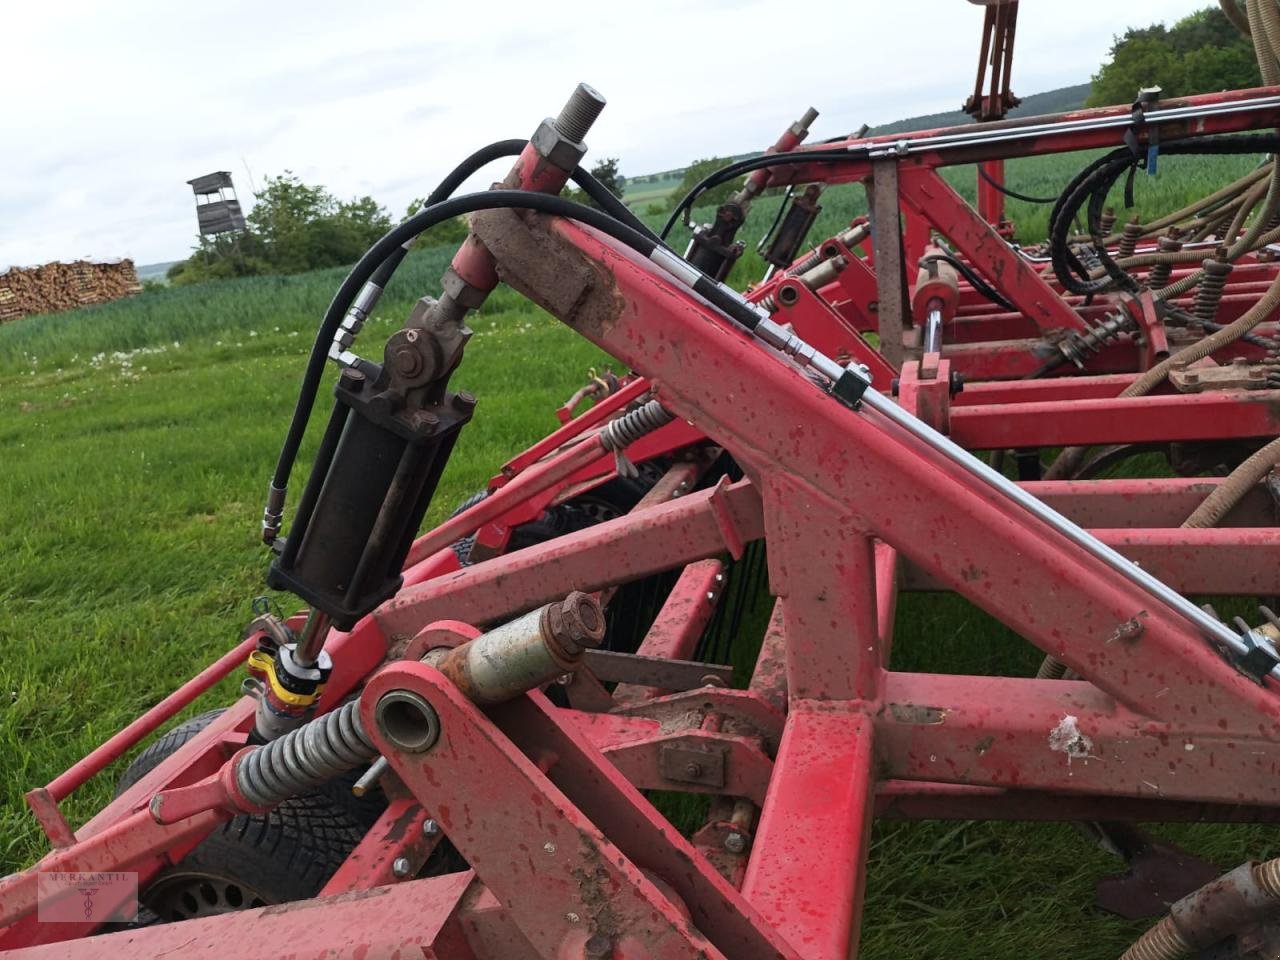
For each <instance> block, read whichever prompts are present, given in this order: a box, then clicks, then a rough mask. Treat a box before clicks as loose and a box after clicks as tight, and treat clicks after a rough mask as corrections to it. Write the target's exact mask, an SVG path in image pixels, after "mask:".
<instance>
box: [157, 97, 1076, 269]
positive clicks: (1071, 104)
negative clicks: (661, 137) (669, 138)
mask: <svg viewBox="0 0 1280 960" xmlns="http://www.w3.org/2000/svg"><path fill="white" fill-rule="evenodd" d="M1092 86H1093V85H1092V84H1088V83H1079V84H1076V85H1075V86H1074V87H1060V88H1058V89H1057V90H1047V91H1045V92H1044V93H1033V94H1031V95H1030V96H1028V97H1023V98H1022V103H1021V104H1019V105H1018V106H1017V107H1014V108H1013V109H1012V110H1010V111H1009V114H1008V115H1009V116H1010V117H1027V116H1036V115H1037V114H1042V113H1063V112H1065V111H1068V110H1079V109H1080V108H1081V107H1083V106H1084V102H1085V100H1086V99H1087V98H1088V96H1089V93H1090V91H1091V90H1092ZM968 123H973V119H972V118H971V117H970V116H969V115H968V114H967V113H965V112H963V111H961V110H951V111H949V112H947V113H930V114H927V115H926V116H922V117H909V118H908V119H906V120H898V121H896V122H894V123H886V124H883V125H882V126H879V127H872V128H871V131H870V133H871V135H879V134H886V133H909V132H910V131H912V130H929V129H931V128H933V127H957V126H961V125H963V124H968ZM759 155H760V151H759V150H756V151H755V152H753V153H741V154H738V155H736V156H733V157H729V158H728V159H729V160H743V159H745V158H747V157H756V156H759ZM684 171H685V168H684V167H677V168H675V169H672V170H661V171H659V172H658V173H645V174H640V175H639V176H635V177H630V176H629V177H627V181H626V184H625V186H624V187H623V191H622V196H623V199H624V200H626V202H627V204H628V205H630V206H632V207H635V208H637V209H642V208H643V207H644V206H647V205H648V204H650V203H657V204H658V205H659V206H661V205H662V203H663V202H664V201H665V200H666V197H667V195H668V194H669V193H671V192H672V191H673V190H675V189H676V187H677V186H679V185H680V181H681V179H682V178H683V177H684ZM143 269H145V268H143V267H139V268H138V275H139V276H142V270H143Z"/></svg>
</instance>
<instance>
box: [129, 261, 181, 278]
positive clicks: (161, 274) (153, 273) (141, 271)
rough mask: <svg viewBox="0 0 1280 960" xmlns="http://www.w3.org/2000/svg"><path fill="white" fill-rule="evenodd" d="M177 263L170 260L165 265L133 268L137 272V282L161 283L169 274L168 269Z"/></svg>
mask: <svg viewBox="0 0 1280 960" xmlns="http://www.w3.org/2000/svg"><path fill="white" fill-rule="evenodd" d="M177 262H178V261H177V260H170V261H168V262H167V263H144V264H142V266H140V267H136V268H135V269H136V270H137V272H138V280H139V281H143V280H159V281H162V282H163V281H164V280H165V274H166V273H168V272H169V268H170V267H172V266H173V265H174V264H175V263H177Z"/></svg>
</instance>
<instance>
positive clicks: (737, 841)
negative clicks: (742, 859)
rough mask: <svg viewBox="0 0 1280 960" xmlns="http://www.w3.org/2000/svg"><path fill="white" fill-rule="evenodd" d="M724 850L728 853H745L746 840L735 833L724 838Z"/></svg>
mask: <svg viewBox="0 0 1280 960" xmlns="http://www.w3.org/2000/svg"><path fill="white" fill-rule="evenodd" d="M724 848H725V849H726V850H728V851H729V852H730V853H745V852H746V849H747V838H746V837H744V836H743V835H742V834H740V833H737V832H736V831H735V832H734V833H731V834H729V835H728V836H727V837H725V838H724Z"/></svg>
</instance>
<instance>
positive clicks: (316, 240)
mask: <svg viewBox="0 0 1280 960" xmlns="http://www.w3.org/2000/svg"><path fill="white" fill-rule="evenodd" d="M389 229H391V218H390V217H389V216H388V215H387V212H386V210H384V209H383V208H382V207H380V206H379V205H378V204H377V202H376V201H375V200H374V199H373V198H372V197H367V196H366V197H356V198H354V199H352V200H346V201H342V200H338V199H337V198H336V197H334V195H333V194H332V193H330V192H329V191H328V190H327V189H326V188H324V187H321V186H313V185H310V184H306V183H303V182H302V181H301V180H300V179H298V177H297V176H295V175H294V174H293V173H292V172H290V171H288V170H286V171H285V172H284V173H283V174H281V175H280V176H278V177H267V179H266V184H265V186H264V188H263V190H262V191H261V192H260V193H258V194H257V195H256V196H255V203H254V207H253V211H252V212H251V213H250V214H249V216H248V218H247V229H246V230H244V231H243V232H239V233H225V234H219V235H217V236H214V237H201V238H200V240H199V243H198V244H197V246H196V248H195V250H193V251H192V254H191V256H190V257H188V258H187V259H186V260H185V261H183V262H182V263H181V264H175V265H174V266H173V267H172V268H170V271H169V278H170V279H171V280H172V281H173V282H174V283H176V284H183V283H197V282H200V281H203V280H217V279H222V278H225V277H239V276H252V275H255V274H263V273H298V272H301V271H303V270H315V269H317V268H320V267H333V266H339V265H341V264H347V263H354V262H355V261H356V260H358V259H359V258H360V257H361V255H362V254H363V253H364V252H365V250H367V249H368V248H369V247H371V246H372V245H373V243H374V242H375V241H376V240H377V239H378V238H379V237H380V236H382V234H384V233H386V232H387V230H389Z"/></svg>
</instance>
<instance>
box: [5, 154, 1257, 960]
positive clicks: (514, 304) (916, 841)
mask: <svg viewBox="0 0 1280 960" xmlns="http://www.w3.org/2000/svg"><path fill="white" fill-rule="evenodd" d="M1087 159H1088V158H1087V157H1084V156H1081V155H1076V156H1072V157H1061V158H1051V159H1044V160H1035V161H1032V160H1027V161H1017V162H1012V163H1010V164H1009V172H1008V179H1009V183H1010V184H1011V185H1012V186H1013V187H1014V188H1016V189H1018V190H1021V191H1024V192H1027V193H1030V194H1036V195H1045V196H1048V195H1051V194H1054V193H1056V192H1057V191H1058V190H1059V189H1061V187H1062V185H1063V184H1064V183H1065V182H1066V181H1067V180H1068V179H1069V177H1070V176H1071V175H1072V174H1073V173H1074V172H1075V171H1077V170H1078V169H1079V168H1080V167H1081V166H1083V164H1084V163H1085V162H1086V160H1087ZM1251 162H1252V161H1250V160H1244V159H1230V160H1221V161H1212V162H1210V161H1203V162H1200V161H1196V160H1190V159H1187V160H1184V159H1182V158H1174V159H1170V160H1168V161H1165V162H1164V163H1163V164H1162V169H1161V174H1160V176H1159V177H1158V178H1156V179H1154V180H1148V179H1146V178H1144V177H1141V176H1140V177H1139V179H1138V182H1137V187H1136V194H1137V199H1138V203H1139V209H1140V210H1142V211H1143V212H1145V213H1146V214H1148V215H1151V214H1154V213H1156V212H1159V211H1160V210H1167V209H1171V208H1173V207H1175V206H1180V205H1182V204H1183V203H1185V202H1187V201H1189V200H1190V199H1191V198H1193V197H1195V196H1198V195H1203V194H1204V193H1207V192H1209V191H1210V190H1212V189H1213V188H1214V187H1215V186H1216V185H1218V184H1220V183H1222V182H1225V180H1227V179H1229V178H1232V177H1234V176H1237V175H1238V174H1240V173H1242V172H1244V171H1245V170H1246V169H1248V167H1249V166H1250V164H1251ZM949 175H950V176H952V177H953V178H954V180H955V182H957V183H958V184H959V185H960V187H961V190H962V192H963V193H965V194H966V196H972V194H973V187H972V172H971V171H965V170H957V171H952V172H951V174H949ZM776 202H777V201H776V199H766V200H765V201H762V202H761V203H760V204H759V205H758V206H757V208H756V209H755V210H754V211H753V212H752V215H751V217H750V220H749V222H748V226H747V228H746V230H745V231H744V232H743V235H742V236H743V238H744V239H746V240H747V241H748V243H749V244H750V245H754V242H755V240H756V239H757V238H758V237H759V236H760V235H761V234H762V233H763V232H764V229H765V227H766V226H767V224H768V222H769V221H770V220H771V219H772V216H773V213H774V210H775V204H776ZM823 203H824V211H823V213H822V216H821V218H820V219H819V223H818V225H817V227H816V228H815V232H814V234H813V238H814V239H815V240H816V239H819V238H821V237H822V236H825V235H829V234H830V233H831V232H833V231H834V230H835V229H837V228H839V227H842V226H844V225H845V224H846V223H847V221H848V219H849V218H850V217H851V216H853V215H855V214H857V213H860V212H862V211H863V210H864V209H865V202H864V200H863V197H862V192H861V188H858V187H853V186H847V187H837V188H832V189H831V190H829V191H828V192H827V193H826V195H825V196H824V199H823ZM1009 210H1010V214H1011V215H1012V216H1013V218H1014V219H1015V220H1016V221H1018V222H1019V224H1020V225H1021V228H1022V235H1023V238H1024V239H1026V240H1028V241H1031V240H1037V239H1039V238H1040V237H1042V236H1043V233H1044V229H1045V218H1046V216H1047V210H1046V208H1045V207H1041V206H1032V205H1029V204H1023V203H1021V202H1017V201H1012V202H1011V203H1010V207H1009ZM709 214H710V211H705V210H704V211H699V214H698V216H699V218H700V219H706V218H707V217H708V216H709ZM686 236H687V234H684V235H681V236H676V237H673V240H672V242H673V245H674V246H675V247H676V248H677V249H682V247H683V244H684V241H685V237H686ZM448 254H449V252H448V251H446V250H442V249H439V248H436V249H427V250H424V251H419V252H415V253H413V254H412V255H411V256H410V257H409V258H408V260H406V262H405V265H404V267H403V268H402V269H401V271H400V274H399V275H398V276H397V278H396V280H395V282H394V284H393V285H392V287H391V289H390V290H389V291H388V293H387V296H386V297H385V298H384V300H383V302H382V304H381V305H380V307H379V310H378V314H377V316H376V318H374V320H373V321H372V322H371V323H370V324H369V327H368V329H366V331H365V332H364V334H363V335H362V340H361V342H362V343H363V344H364V348H365V349H366V350H367V351H371V350H373V349H374V345H375V344H378V343H380V342H381V340H382V338H384V337H385V336H386V334H388V333H389V332H390V331H391V330H393V329H395V328H396V327H397V326H398V325H399V323H400V322H401V321H402V320H403V318H404V317H405V315H406V314H407V312H408V310H409V309H410V307H411V305H412V302H413V299H414V298H415V297H417V296H420V295H422V294H423V293H428V292H433V291H434V290H435V289H436V284H437V279H438V277H439V275H440V272H441V270H442V268H443V266H444V264H445V263H446V261H447V259H448ZM759 266H760V263H759V260H758V258H754V257H749V258H744V263H743V264H741V265H740V267H739V269H738V270H737V271H736V274H735V279H736V280H737V281H739V282H743V281H746V280H748V279H751V272H752V271H753V270H758V269H759ZM341 275H342V272H341V271H322V272H316V273H311V274H304V275H299V276H293V277H283V278H256V279H246V280H233V281H225V282H222V283H218V284H211V285H205V286H192V287H180V288H167V289H162V290H156V291H149V292H147V293H145V294H143V295H142V296H140V297H138V298H136V299H133V300H130V301H125V302H117V303H113V304H107V305H104V306H100V307H94V308H89V309H85V310H81V311H77V312H74V313H68V314H62V315H57V316H45V317H33V318H28V319H26V320H22V321H19V322H15V323H11V324H8V325H5V326H3V327H0V412H2V415H0V457H2V458H3V459H2V460H0V755H3V757H4V762H3V765H0V873H4V872H7V871H10V870H15V869H18V868H21V867H23V866H25V865H27V864H29V863H31V862H33V861H34V860H35V859H36V858H37V857H39V856H40V855H41V854H42V853H43V851H44V846H43V843H42V838H41V835H40V833H39V831H38V829H37V828H36V826H35V824H34V821H33V820H32V818H31V817H30V816H29V814H28V813H27V812H26V810H25V807H24V805H23V801H22V794H23V793H24V791H25V790H27V789H29V788H30V787H32V786H35V785H39V784H43V783H45V782H46V781H48V780H49V779H50V778H51V777H53V776H54V775H56V774H57V773H58V772H60V771H61V770H63V769H64V768H66V767H67V766H68V765H69V764H70V763H72V762H73V761H74V760H76V759H77V758H79V757H80V756H82V755H83V754H84V753H86V752H87V751H88V750H90V749H91V748H92V747H94V746H95V745H97V744H98V743H99V742H101V741H102V740H104V739H105V738H106V737H107V736H109V735H110V734H111V733H113V732H114V731H116V730H117V729H119V728H120V727H121V726H123V725H124V724H125V723H126V722H128V721H129V720H131V719H132V718H134V717H135V716H136V715H137V714H139V713H140V712H141V711H142V710H144V709H145V708H146V707H148V706H149V705H151V704H153V703H155V702H156V701H157V700H158V699H160V698H161V697H162V696H163V695H164V694H165V693H167V692H168V691H169V690H171V689H172V688H173V687H174V686H175V685H176V684H177V683H179V682H180V681H181V680H183V679H185V678H186V677H188V676H190V675H191V674H193V673H195V672H196V671H197V670H198V669H200V668H201V667H202V666H204V665H205V664H206V663H208V662H209V661H211V660H212V659H213V658H214V657H215V656H217V655H219V654H220V653H222V652H223V651H225V650H226V649H227V648H228V647H229V646H230V645H232V644H233V643H234V642H235V641H236V639H237V637H238V634H239V630H240V629H241V628H242V626H243V625H244V624H245V623H246V622H247V621H248V620H249V619H250V617H251V616H252V614H251V611H250V602H251V600H252V598H253V597H255V596H257V595H259V594H261V593H262V592H263V586H262V575H263V572H264V570H265V566H266V557H265V555H264V550H263V548H262V546H261V544H260V542H259V540H258V522H259V518H260V515H261V503H262V497H263V494H264V491H265V489H266V485H267V479H268V476H269V474H270V471H271V467H272V465H273V463H274V457H275V454H276V451H277V448H278V444H279V442H280V439H281V437H282V435H283V432H284V429H285V425H286V421H287V418H288V415H289V412H290V410H291V408H292V403H293V400H294V396H295V393H296V389H297V385H298V381H299V378H300V376H301V372H302V366H303V360H304V354H305V352H306V351H307V349H308V348H309V345H310V340H311V337H312V335H313V331H314V328H315V324H316V323H317V321H318V318H319V316H320V314H321V312H322V311H323V309H324V307H325V305H326V303H327V301H328V299H329V297H330V296H331V294H332V292H333V290H334V288H335V287H336V286H337V284H338V282H339V281H340V279H341ZM472 325H473V327H474V329H475V331H476V337H475V339H474V341H473V342H472V343H471V344H470V346H469V347H468V350H467V357H466V360H465V362H464V363H463V365H462V367H461V369H460V370H459V372H458V374H457V376H456V379H455V384H456V385H457V386H459V387H461V388H465V389H467V390H470V391H472V392H473V393H475V394H476V395H477V396H478V397H479V400H480V405H479V408H478V410H477V414H476V418H475V420H474V422H473V423H472V424H471V426H470V427H468V428H467V430H466V431H465V432H464V434H463V437H462V439H461V441H460V443H459V445H458V448H457V451H456V452H455V454H454V457H453V460H452V462H451V464H450V466H449V469H448V471H447V473H446V476H445V478H444V481H443V483H442V485H441V488H440V491H439V494H438V496H437V498H436V501H435V503H434V505H433V508H432V511H431V515H430V517H429V518H428V519H429V522H434V521H438V520H439V519H440V518H441V517H442V516H444V515H445V514H446V513H447V512H448V511H449V510H450V509H451V508H452V507H453V506H454V505H455V504H456V503H457V502H458V501H459V500H461V499H462V498H463V497H464V496H466V495H467V494H469V493H470V492H472V491H474V490H476V489H478V488H479V487H481V486H482V485H483V484H484V482H485V481H486V479H487V478H488V476H489V475H490V474H491V473H492V472H493V471H494V469H495V468H496V467H497V466H498V465H499V464H500V463H501V462H502V461H503V460H504V459H505V458H506V457H507V456H509V455H510V454H512V453H513V452H515V451H517V450H519V449H521V448H523V447H524V446H525V445H527V444H529V443H530V442H532V441H534V440H536V439H538V438H540V437H541V436H543V435H545V434H546V433H547V432H548V431H549V430H551V429H552V428H554V427H555V426H556V420H555V417H554V415H553V413H552V411H553V408H554V407H555V406H556V405H558V404H559V403H561V402H563V401H564V400H565V399H566V398H567V397H568V396H569V394H570V393H571V392H572V391H573V390H574V389H575V388H576V387H578V386H580V385H581V384H582V383H583V382H584V380H585V376H586V371H587V369H588V368H589V367H591V366H597V367H599V366H601V365H604V364H606V363H607V362H608V358H606V357H604V356H603V355H602V354H600V353H599V351H597V350H596V349H595V348H594V347H592V346H591V345H589V344H587V343H585V342H584V341H581V340H579V339H577V338H576V337H575V335H574V334H573V333H572V332H571V331H569V330H567V329H565V328H563V327H561V326H559V325H558V324H557V323H556V322H555V321H553V320H552V319H551V318H550V317H548V316H547V315H545V314H544V313H542V312H541V311H539V310H537V309H536V308H534V307H532V306H530V305H529V304H527V303H525V302H524V301H522V300H521V299H520V298H518V297H517V296H516V295H514V294H513V293H511V292H510V291H506V290H500V291H499V292H498V293H497V294H495V296H493V297H492V298H491V299H490V301H489V303H488V304H487V305H486V307H485V308H484V309H483V310H482V311H481V312H480V313H479V315H478V316H476V317H475V318H474V321H473V324H472ZM309 439H310V440H311V441H312V442H314V439H315V438H314V437H311V438H309ZM311 449H312V448H311V447H307V448H306V449H304V456H303V463H302V464H301V465H300V470H299V474H298V476H299V477H301V476H303V475H305V469H306V459H307V457H308V456H309V451H310V450H311ZM300 483H301V480H300V479H299V481H298V485H300ZM295 497H296V495H295ZM897 634H898V636H897V640H896V642H895V644H894V663H893V665H894V667H895V668H898V669H908V670H932V671H942V672H980V673H996V674H1005V675H1026V674H1029V673H1031V672H1032V671H1034V669H1035V665H1036V663H1037V662H1038V660H1039V656H1038V654H1036V653H1035V651H1033V650H1032V649H1031V648H1030V647H1029V646H1028V645H1027V644H1025V643H1024V642H1022V641H1021V640H1020V639H1019V638H1017V637H1016V636H1014V635H1012V634H1011V633H1010V632H1009V631H1007V630H1006V629H1004V628H1003V627H1001V626H999V625H998V624H995V623H993V622H992V621H991V620H990V619H988V618H987V617H985V616H984V615H982V614H980V613H978V612H977V611H975V610H973V609H972V608H970V607H968V606H967V605H966V604H965V603H963V602H961V601H959V600H957V599H955V598H946V597H936V598H927V597H917V596H907V597H904V599H903V602H902V604H901V609H900V615H899V621H898V630H897ZM236 683H238V679H237V680H229V681H227V682H226V683H224V684H223V685H222V686H221V687H219V688H218V689H216V690H214V691H213V692H211V693H209V694H208V695H206V696H205V697H203V698H202V699H201V700H200V701H199V702H198V703H197V704H196V706H195V707H193V708H192V710H191V711H189V712H196V711H199V710H203V709H208V708H209V707H210V706H211V705H214V704H218V703H224V702H226V701H227V700H229V699H230V698H231V697H233V696H234V695H235V685H236ZM120 769H121V765H117V766H116V767H115V768H113V769H112V770H111V771H109V773H108V774H105V775H103V776H101V777H99V778H98V779H96V780H94V781H92V782H91V783H90V784H89V785H88V786H87V787H86V788H84V789H83V790H81V791H80V792H79V793H78V794H76V795H75V796H74V797H73V798H72V799H71V800H70V801H69V802H68V803H67V804H66V805H65V807H66V810H67V813H68V815H69V817H70V818H71V820H72V821H73V822H75V823H78V822H81V821H83V820H84V819H86V818H87V817H88V816H89V815H90V813H91V812H93V811H94V810H95V809H97V808H98V807H100V806H101V805H102V804H103V803H104V802H105V801H106V800H107V799H108V798H109V797H110V794H111V790H112V785H113V782H114V779H115V776H116V775H117V774H118V773H119V771H120ZM1162 832H1163V833H1164V834H1165V835H1167V836H1170V837H1172V838H1173V839H1175V840H1176V841H1177V842H1179V843H1183V844H1185V845H1186V846H1188V847H1190V848H1191V849H1193V850H1195V851H1197V852H1200V853H1203V854H1206V855H1208V856H1211V857H1212V858H1213V859H1215V860H1216V861H1217V862H1218V863H1219V864H1220V865H1222V866H1223V867H1230V866H1234V865H1235V864H1237V863H1238V862H1240V861H1241V860H1242V859H1244V858H1245V857H1246V856H1273V855H1275V854H1277V853H1278V852H1280V850H1278V849H1277V844H1276V843H1275V842H1274V840H1273V839H1272V837H1273V832H1272V831H1269V830H1266V829H1262V828H1254V827H1217V826H1187V827H1178V828H1169V829H1165V830H1163V831H1162ZM1118 866H1119V862H1118V861H1116V860H1114V859H1112V858H1110V857H1108V856H1107V855H1105V854H1104V853H1102V852H1100V851H1099V850H1097V849H1096V848H1094V847H1093V846H1091V845H1090V844H1089V843H1088V842H1086V841H1085V840H1084V839H1082V838H1081V837H1079V836H1078V835H1077V834H1076V832H1075V830H1074V829H1073V828H1072V827H1071V826H1069V825H1033V824H1014V825H1000V824H987V823H982V822H966V823H955V824H929V823H925V824H900V823H881V824H878V825H877V826H876V828H875V831H874V835H873V838H872V850H871V864H870V875H869V878H868V885H869V890H870V894H869V897H868V901H867V907H866V916H865V922H864V930H865V934H864V943H865V947H864V951H863V954H862V955H863V956H865V957H869V958H876V960H888V958H898V957H918V958H941V957H947V958H964V957H975V956H983V957H986V958H992V960H994V958H1010V960H1013V958H1023V957H1030V956H1034V957H1040V958H1071V960H1088V958H1108V957H1114V956H1117V955H1118V954H1119V953H1120V952H1121V951H1122V949H1123V948H1124V946H1125V945H1126V944H1127V943H1128V942H1129V941H1130V940H1131V939H1132V938H1133V937H1134V936H1135V935H1136V934H1137V933H1138V932H1139V931H1140V930H1141V929H1142V928H1143V927H1144V924H1141V923H1139V924H1133V923H1127V922H1123V921H1120V920H1118V919H1116V918H1114V917H1111V916H1108V915H1105V914H1103V913H1101V912H1099V911H1098V910H1097V909H1096V908H1095V907H1093V906H1092V886H1093V883H1094V882H1095V881H1096V880H1097V879H1098V878H1100V877H1102V876H1104V875H1106V874H1108V873H1112V872H1115V871H1116V870H1117V869H1118Z"/></svg>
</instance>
